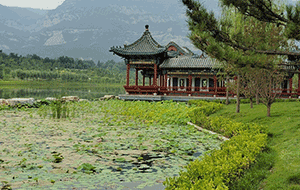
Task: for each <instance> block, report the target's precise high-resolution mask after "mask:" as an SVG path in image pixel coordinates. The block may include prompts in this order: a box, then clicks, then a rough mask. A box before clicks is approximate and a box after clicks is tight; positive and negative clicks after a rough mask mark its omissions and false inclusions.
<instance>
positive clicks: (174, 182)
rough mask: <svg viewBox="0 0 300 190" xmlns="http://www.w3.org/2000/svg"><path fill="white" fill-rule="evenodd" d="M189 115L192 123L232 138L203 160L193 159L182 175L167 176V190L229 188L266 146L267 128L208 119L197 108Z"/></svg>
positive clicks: (225, 119) (220, 119) (227, 120)
mask: <svg viewBox="0 0 300 190" xmlns="http://www.w3.org/2000/svg"><path fill="white" fill-rule="evenodd" d="M202 106H203V104H202ZM203 107H205V106H203ZM203 109H204V108H203ZM204 110H205V109H204ZM188 115H189V117H190V119H191V121H192V122H193V123H196V124H198V125H201V126H202V127H204V128H206V129H209V130H212V131H215V132H218V133H220V134H223V135H224V136H227V137H231V139H230V140H229V141H226V142H224V143H223V144H222V145H221V149H220V150H213V151H212V152H210V154H206V155H205V156H204V158H203V159H202V160H201V161H199V160H198V159H196V160H195V161H193V162H191V163H190V164H189V165H188V166H186V167H185V168H186V171H181V172H180V175H179V177H173V178H172V177H171V178H167V179H166V181H165V182H164V185H165V186H166V190H171V189H172V190H173V189H182V190H187V189H191V190H196V189H229V188H228V186H229V185H230V183H232V182H233V181H235V180H237V179H238V178H239V177H240V176H241V175H242V174H243V171H244V170H245V169H248V168H249V166H250V164H251V163H253V162H254V161H255V158H256V156H257V155H258V154H259V153H260V152H261V151H262V149H263V148H264V147H265V146H266V143H267V135H266V128H264V127H263V126H260V125H256V124H243V123H238V122H233V121H231V120H229V119H227V118H223V117H214V118H209V117H207V116H206V113H204V112H202V111H199V110H197V108H195V109H193V110H191V111H190V112H189V113H188Z"/></svg>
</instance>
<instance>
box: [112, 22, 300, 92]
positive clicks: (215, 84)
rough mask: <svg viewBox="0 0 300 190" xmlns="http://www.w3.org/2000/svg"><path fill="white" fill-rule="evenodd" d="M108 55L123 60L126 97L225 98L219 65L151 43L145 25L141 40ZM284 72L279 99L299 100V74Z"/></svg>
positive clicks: (295, 70)
mask: <svg viewBox="0 0 300 190" xmlns="http://www.w3.org/2000/svg"><path fill="white" fill-rule="evenodd" d="M110 52H113V53H114V54H116V55H118V56H120V57H122V58H124V59H125V63H126V65H127V82H126V85H125V86H124V88H125V90H126V93H127V94H129V95H162V96H166V95H169V96H170V95H178V96H204V97H225V95H226V87H225V82H224V81H223V80H218V78H217V73H218V70H219V68H220V67H219V66H220V63H219V62H218V61H217V60H216V59H213V58H209V57H204V56H199V55H195V54H194V53H193V52H192V51H190V50H189V49H188V48H186V47H180V46H179V45H178V44H176V43H175V42H170V43H169V44H167V45H166V46H162V45H160V44H159V43H158V42H156V41H155V40H154V39H153V37H152V36H151V33H150V32H149V26H148V25H146V30H145V32H144V33H143V35H142V37H141V38H139V39H138V40H136V41H135V42H134V43H132V44H130V45H124V47H111V49H110ZM283 68H284V69H285V70H287V68H289V70H288V71H289V75H288V77H287V79H286V80H285V82H284V83H283V85H282V88H283V89H282V97H287V98H288V97H291V96H294V97H295V96H297V97H298V96H300V90H299V89H300V82H298V84H299V85H298V86H299V87H298V89H297V90H294V91H293V89H292V77H293V75H294V74H293V73H298V68H296V67H295V66H286V65H283ZM130 69H135V84H134V85H130V83H129V73H130V72H129V70H130ZM139 71H140V72H141V74H142V77H143V79H142V84H139V79H138V76H139ZM299 79H300V76H299ZM146 80H147V81H148V82H147V85H146V82H145V81H146ZM234 95H235V94H234V92H231V93H230V96H232V97H233V96H234Z"/></svg>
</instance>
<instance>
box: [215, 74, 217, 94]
mask: <svg viewBox="0 0 300 190" xmlns="http://www.w3.org/2000/svg"><path fill="white" fill-rule="evenodd" d="M214 91H215V93H214V95H217V76H216V75H214Z"/></svg>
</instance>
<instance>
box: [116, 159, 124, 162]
mask: <svg viewBox="0 0 300 190" xmlns="http://www.w3.org/2000/svg"><path fill="white" fill-rule="evenodd" d="M114 161H116V162H126V159H125V158H116V159H115V160H114Z"/></svg>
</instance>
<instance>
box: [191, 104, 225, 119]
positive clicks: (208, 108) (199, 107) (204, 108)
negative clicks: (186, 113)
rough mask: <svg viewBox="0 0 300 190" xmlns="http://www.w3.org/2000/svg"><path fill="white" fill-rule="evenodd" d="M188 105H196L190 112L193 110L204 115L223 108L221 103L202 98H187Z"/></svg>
mask: <svg viewBox="0 0 300 190" xmlns="http://www.w3.org/2000/svg"><path fill="white" fill-rule="evenodd" d="M188 105H190V106H196V108H194V109H193V110H192V111H191V112H194V113H195V114H196V115H200V114H201V113H202V114H204V115H207V116H209V115H211V114H213V113H216V112H217V111H219V110H220V109H222V108H223V105H222V104H220V103H215V102H207V101H203V100H189V101H188Z"/></svg>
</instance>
